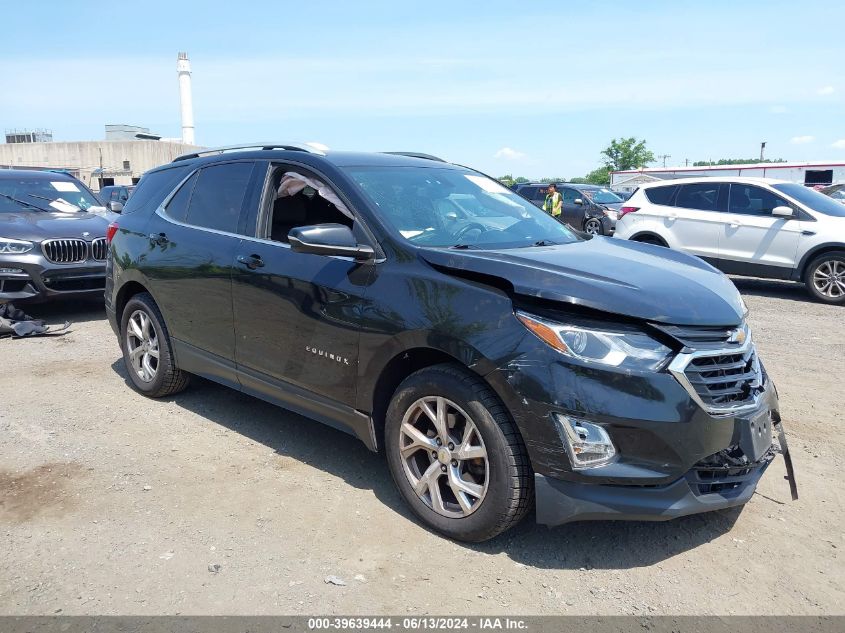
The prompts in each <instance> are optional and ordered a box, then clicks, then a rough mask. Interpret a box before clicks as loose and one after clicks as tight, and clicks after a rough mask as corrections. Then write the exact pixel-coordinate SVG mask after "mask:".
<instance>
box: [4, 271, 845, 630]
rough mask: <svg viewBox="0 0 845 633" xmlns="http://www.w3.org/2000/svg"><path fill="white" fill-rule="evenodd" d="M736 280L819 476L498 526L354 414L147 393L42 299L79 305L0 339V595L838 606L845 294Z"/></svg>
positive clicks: (85, 317) (497, 606) (816, 609)
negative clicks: (401, 491)
mask: <svg viewBox="0 0 845 633" xmlns="http://www.w3.org/2000/svg"><path fill="white" fill-rule="evenodd" d="M735 283H736V284H737V286H738V287H739V289H740V290H741V291H742V293H743V295H744V297H745V301H746V303H747V304H748V306H749V307H750V309H751V317H750V320H751V323H752V326H753V328H754V336H755V337H756V340H757V342H758V345H759V348H760V351H761V355H762V357H763V359H764V362H765V363H766V366H767V369H768V372H769V374H770V375H771V376H772V377H773V378H774V380H775V381H776V384H777V386H778V390H779V393H780V398H781V406H782V414H783V417H784V420H785V424H786V430H787V433H788V437H789V441H790V447H791V448H792V452H793V459H794V462H795V468H796V475H797V481H798V488H799V494H800V499H799V500H798V501H796V502H793V501H791V500H790V495H789V488H788V485H787V482H786V481H784V480H783V474H784V472H785V471H784V466H783V461H782V459H781V458H778V459H777V460H776V461H775V463H774V464H773V465H772V466H771V468H770V469H769V470H768V472H767V474H766V475H765V477H764V478H763V481H762V482H761V484H760V487H759V488H758V491H757V494H755V496H754V497H753V499H752V501H751V503H750V504H749V505H748V506H747V507H746V508H745V509H744V510H743V511H742V512H741V513H736V512H728V513H716V514H710V515H699V516H693V517H689V518H686V519H681V520H677V521H673V522H668V523H612V522H603V523H579V524H571V525H568V526H564V527H561V528H556V529H553V530H549V529H547V528H545V527H541V526H537V525H534V523H533V521H532V520H529V521H526V522H525V523H523V524H522V525H521V526H519V527H518V528H517V529H515V530H513V531H511V532H509V533H507V534H505V535H504V536H501V537H498V538H497V539H495V540H493V541H491V542H488V543H485V544H482V545H465V544H459V543H455V542H451V541H448V540H445V539H443V538H441V537H439V536H437V535H435V534H433V533H431V532H429V531H427V530H425V529H423V528H422V527H421V526H420V525H418V524H417V523H416V522H415V521H414V520H413V519H412V518H411V516H410V513H409V512H408V510H407V509H406V507H405V506H404V504H403V503H402V501H401V499H400V498H399V496H398V494H397V493H396V492H395V491H394V488H393V484H392V482H391V480H390V476H389V474H388V470H387V468H386V465H385V464H384V462H383V459H382V458H381V457H380V456H378V455H374V454H372V453H370V452H368V451H367V450H366V449H365V448H364V446H363V445H362V444H361V443H359V442H358V441H357V440H355V439H353V438H352V437H350V436H347V435H344V434H343V433H340V432H338V431H335V430H333V429H330V428H328V427H325V426H322V425H319V424H317V423H313V422H311V421H309V420H306V419H304V418H302V417H299V416H297V415H294V414H291V413H288V412H285V411H283V410H281V409H278V408H275V407H273V406H271V405H269V404H265V403H263V402H261V401H259V400H256V399H253V398H250V397H247V396H243V395H241V394H238V393H236V392H234V391H231V390H229V389H226V388H224V387H221V386H217V385H215V384H212V383H210V382H206V381H203V380H195V381H194V383H193V385H192V387H191V388H190V389H189V390H188V391H186V392H185V393H183V394H180V395H178V396H175V397H173V398H170V399H165V400H158V401H156V400H149V399H146V398H144V397H143V396H141V395H139V394H137V393H136V392H135V391H133V390H131V389H130V388H129V387H128V385H127V384H126V374H125V370H124V366H123V362H122V360H121V358H120V353H119V349H118V346H117V343H116V340H115V337H114V335H113V333H112V331H111V329H110V328H109V325H108V323H107V322H106V320H105V318H104V316H103V310H102V305H101V304H100V305H97V304H96V303H94V304H92V303H73V304H66V305H41V306H35V307H31V308H29V311H30V312H31V313H33V314H35V315H37V316H38V317H40V318H45V319H47V320H48V321H49V322H51V323H60V322H63V321H64V320H70V321H72V322H73V327H72V332H71V333H70V334H68V335H66V336H63V337H58V338H40V339H31V340H9V339H5V340H2V341H0V359H1V360H2V364H3V368H4V372H3V379H2V381H0V402H2V408H0V433H2V437H3V441H2V443H0V536H2V542H3V547H0V611H2V612H3V613H6V614H53V613H62V614H178V613H181V614H272V613H287V614H292V613H299V614H307V613H316V612H319V613H325V614H328V613H345V614H366V613H402V612H408V613H417V614H419V613H436V614H457V613H478V614H486V613H501V612H507V613H513V614H646V615H648V614H657V613H659V614H819V613H823V614H831V613H843V605H842V600H841V598H842V595H843V590H845V587H843V585H845V572H844V571H843V570H845V566H843V564H842V561H841V552H842V549H843V546H845V542H843V541H845V539H843V538H842V535H843V529H842V525H843V522H845V511H843V500H845V498H844V497H843V493H842V485H843V483H845V477H843V474H842V473H843V466H845V463H843V450H845V440H843V433H842V430H843V414H842V397H843V389H842V376H843V375H845V334H843V331H842V323H843V316H845V312H843V310H842V308H838V307H831V306H825V305H820V304H817V303H812V302H810V301H809V300H807V298H806V295H805V294H804V291H803V289H802V288H801V287H800V286H794V285H791V284H786V283H778V282H769V281H758V280H736V281H735ZM332 576H333V577H336V578H334V579H332V580H333V581H334V583H337V584H333V582H328V581H327V578H328V577H332Z"/></svg>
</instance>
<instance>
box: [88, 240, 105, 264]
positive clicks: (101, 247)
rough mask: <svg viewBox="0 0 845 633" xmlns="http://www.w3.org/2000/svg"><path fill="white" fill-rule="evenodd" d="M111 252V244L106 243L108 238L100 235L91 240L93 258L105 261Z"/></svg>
mask: <svg viewBox="0 0 845 633" xmlns="http://www.w3.org/2000/svg"><path fill="white" fill-rule="evenodd" d="M108 254H109V245H108V244H107V243H106V238H104V237H98V238H97V239H95V240H94V241H93V242H91V258H92V259H95V260H97V261H98V262H103V261H105V260H106V257H107V256H108Z"/></svg>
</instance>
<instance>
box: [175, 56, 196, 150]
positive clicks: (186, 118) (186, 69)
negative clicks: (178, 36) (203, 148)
mask: <svg viewBox="0 0 845 633" xmlns="http://www.w3.org/2000/svg"><path fill="white" fill-rule="evenodd" d="M176 72H177V73H178V75H179V102H180V104H181V106H182V142H183V143H187V144H188V145H193V144H194V102H193V98H192V97H191V62H190V61H189V60H188V53H179V56H178V57H177V58H176Z"/></svg>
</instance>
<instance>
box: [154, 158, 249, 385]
mask: <svg viewBox="0 0 845 633" xmlns="http://www.w3.org/2000/svg"><path fill="white" fill-rule="evenodd" d="M254 167H255V162H254V161H233V162H228V163H215V164H213V165H210V166H208V167H204V168H202V169H200V170H197V171H195V172H193V174H192V175H191V176H190V177H189V178H187V180H185V181H184V182H183V184H182V185H181V186H180V187H179V189H178V190H177V191H176V192H175V193H174V194H173V195H172V197H170V199H168V200H166V201H165V204H164V205H163V206H162V207H160V208H159V209H158V211H157V212H156V213H154V214H152V216H151V219H150V222H149V224H148V225H147V231H148V233H149V236H148V237H149V251H148V253H147V254H146V255H145V256H142V262H141V268H142V272H143V273H144V274H145V275H146V277H147V278H148V279H149V280H150V281H151V287H152V288H153V290H154V295H155V298H156V300H157V302H158V304H159V306H160V308H161V310H162V312H163V315H164V319H165V322H166V323H167V326H168V329H169V330H170V335H171V337H172V338H173V339H174V344H175V346H176V352H177V356H178V358H179V363H180V365H181V366H182V367H183V368H184V369H186V370H188V371H196V372H197V373H201V374H209V373H212V374H214V375H215V376H217V377H218V378H220V379H223V380H224V381H226V382H230V383H236V378H235V373H234V358H235V334H234V323H233V315H232V264H233V261H234V258H235V252H236V250H237V248H238V246H239V245H240V243H241V240H242V239H243V238H242V235H241V231H242V228H241V227H242V210H243V207H244V200H245V198H246V192H247V189H248V186H249V183H250V180H251V178H252V174H253V170H254Z"/></svg>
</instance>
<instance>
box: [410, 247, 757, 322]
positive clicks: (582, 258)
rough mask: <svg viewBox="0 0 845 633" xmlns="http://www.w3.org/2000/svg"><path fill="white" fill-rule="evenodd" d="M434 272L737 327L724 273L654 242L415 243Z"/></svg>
mask: <svg viewBox="0 0 845 633" xmlns="http://www.w3.org/2000/svg"><path fill="white" fill-rule="evenodd" d="M421 256H422V258H423V259H425V260H426V261H427V262H429V263H430V264H432V265H435V266H438V267H439V268H440V269H441V270H443V269H445V270H446V272H448V271H449V270H454V271H456V272H459V271H467V272H472V273H478V274H483V275H488V276H490V275H492V276H496V277H500V278H501V279H503V280H506V281H507V282H508V283H510V284H512V285H513V288H514V292H515V293H516V294H518V295H523V296H526V297H535V298H539V299H545V300H550V301H558V302H560V303H564V304H571V305H579V306H585V307H589V308H593V309H595V310H600V311H602V312H606V313H611V314H618V315H624V316H627V317H633V318H637V319H643V320H646V321H654V322H658V323H666V324H674V325H708V326H728V325H737V324H739V323H740V322H741V321H742V318H743V316H744V313H745V307H744V304H743V303H742V298H741V297H740V295H739V292H738V291H737V289H736V287H735V286H734V285H733V283H732V282H731V280H730V279H728V278H727V277H726V276H725V275H723V274H722V273H721V272H719V271H718V270H716V269H715V268H713V267H712V266H710V265H709V264H706V263H705V262H704V261H702V260H700V259H698V258H697V257H693V256H691V255H686V254H684V253H681V252H679V251H674V250H670V249H668V248H663V247H661V246H654V245H650V244H640V243H637V242H629V241H627V240H621V239H616V238H605V237H595V238H593V239H591V240H585V241H583V242H575V243H573V244H563V245H560V246H542V247H530V248H518V249H502V250H489V251H481V250H478V251H474V250H466V251H454V250H446V249H422V252H421Z"/></svg>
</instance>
